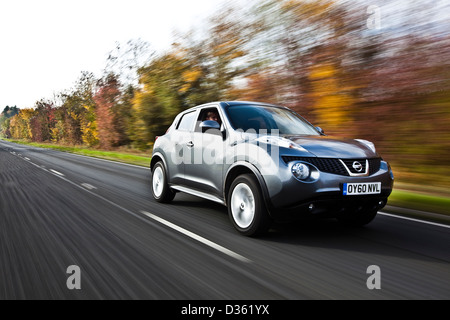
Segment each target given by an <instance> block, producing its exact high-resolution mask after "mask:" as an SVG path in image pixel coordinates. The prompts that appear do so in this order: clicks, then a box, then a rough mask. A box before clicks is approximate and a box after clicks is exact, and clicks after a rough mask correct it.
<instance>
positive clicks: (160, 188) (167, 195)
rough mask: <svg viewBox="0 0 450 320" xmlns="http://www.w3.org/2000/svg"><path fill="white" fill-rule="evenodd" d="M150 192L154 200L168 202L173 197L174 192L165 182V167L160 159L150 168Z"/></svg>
mask: <svg viewBox="0 0 450 320" xmlns="http://www.w3.org/2000/svg"><path fill="white" fill-rule="evenodd" d="M152 193H153V198H155V200H156V201H158V202H163V203H168V202H170V201H172V200H173V198H174V197H175V192H173V191H172V190H171V189H170V187H169V184H168V183H167V174H166V169H165V168H164V164H163V163H162V162H161V161H160V162H158V163H157V164H155V166H154V167H153V170H152Z"/></svg>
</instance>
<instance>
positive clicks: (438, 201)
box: [388, 187, 450, 216]
mask: <svg viewBox="0 0 450 320" xmlns="http://www.w3.org/2000/svg"><path fill="white" fill-rule="evenodd" d="M388 205H391V206H395V207H400V208H407V209H414V210H420V211H426V212H433V213H439V214H445V215H448V216H450V198H448V197H443V196H435V195H430V194H422V193H418V192H413V191H408V190H396V189H395V187H394V190H393V191H392V194H391V196H390V197H389V201H388Z"/></svg>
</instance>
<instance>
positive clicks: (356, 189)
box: [343, 182, 381, 196]
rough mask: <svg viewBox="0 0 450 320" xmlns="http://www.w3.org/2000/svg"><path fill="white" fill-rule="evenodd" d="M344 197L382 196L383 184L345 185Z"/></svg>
mask: <svg viewBox="0 0 450 320" xmlns="http://www.w3.org/2000/svg"><path fill="white" fill-rule="evenodd" d="M343 189H344V190H343V192H344V196H353V195H361V194H380V193H381V182H365V183H344V188H343Z"/></svg>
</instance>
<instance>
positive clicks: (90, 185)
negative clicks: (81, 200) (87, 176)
mask: <svg viewBox="0 0 450 320" xmlns="http://www.w3.org/2000/svg"><path fill="white" fill-rule="evenodd" d="M81 186H82V187H84V188H86V189H88V190H95V189H97V187H94V186H93V185H92V184H89V183H82V184H81Z"/></svg>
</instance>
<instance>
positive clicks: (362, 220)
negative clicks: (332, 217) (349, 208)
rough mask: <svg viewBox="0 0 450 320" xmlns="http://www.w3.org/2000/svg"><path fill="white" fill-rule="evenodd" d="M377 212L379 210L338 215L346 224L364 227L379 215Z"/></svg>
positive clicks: (339, 219) (340, 220) (341, 221)
mask: <svg viewBox="0 0 450 320" xmlns="http://www.w3.org/2000/svg"><path fill="white" fill-rule="evenodd" d="M377 213H378V210H370V211H360V212H352V213H346V214H343V215H341V216H338V217H337V219H338V221H339V222H340V223H342V224H344V225H346V226H351V227H362V226H365V225H366V224H369V223H370V222H372V220H373V219H375V217H376V216H377Z"/></svg>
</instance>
